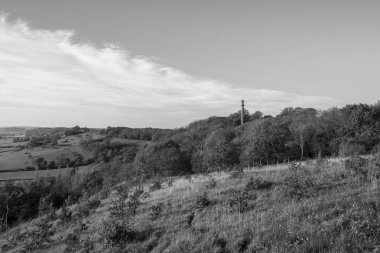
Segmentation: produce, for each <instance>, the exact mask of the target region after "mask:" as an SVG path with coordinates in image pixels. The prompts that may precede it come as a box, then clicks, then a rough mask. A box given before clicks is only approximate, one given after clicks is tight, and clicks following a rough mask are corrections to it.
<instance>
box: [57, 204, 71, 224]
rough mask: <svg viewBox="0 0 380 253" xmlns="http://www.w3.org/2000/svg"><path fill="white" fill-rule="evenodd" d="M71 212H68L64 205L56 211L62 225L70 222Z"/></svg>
mask: <svg viewBox="0 0 380 253" xmlns="http://www.w3.org/2000/svg"><path fill="white" fill-rule="evenodd" d="M71 216H72V212H70V211H69V209H68V208H67V206H66V205H64V206H62V207H61V209H60V210H58V219H59V220H61V221H62V222H63V223H66V222H69V221H70V220H71Z"/></svg>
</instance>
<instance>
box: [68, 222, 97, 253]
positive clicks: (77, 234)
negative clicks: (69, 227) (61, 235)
mask: <svg viewBox="0 0 380 253" xmlns="http://www.w3.org/2000/svg"><path fill="white" fill-rule="evenodd" d="M87 229H88V226H87V225H86V224H84V223H82V222H79V223H78V224H77V226H76V227H75V228H74V230H73V232H72V233H70V234H68V235H67V236H66V239H65V240H64V243H65V245H66V248H65V252H78V251H79V250H81V249H84V250H83V251H82V252H90V250H92V248H93V245H92V243H90V242H89V240H88V237H84V238H81V234H83V232H85V231H86V230H87Z"/></svg>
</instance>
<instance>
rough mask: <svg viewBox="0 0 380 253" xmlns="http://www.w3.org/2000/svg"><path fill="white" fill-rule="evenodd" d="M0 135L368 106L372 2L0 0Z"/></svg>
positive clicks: (377, 59)
mask: <svg viewBox="0 0 380 253" xmlns="http://www.w3.org/2000/svg"><path fill="white" fill-rule="evenodd" d="M0 11H1V12H2V14H1V19H0V115H1V117H0V126H5V125H6V126H10V125H28V126H73V125H77V124H79V125H81V126H88V127H105V126H108V125H110V126H131V127H148V126H151V127H168V128H172V127H179V126H185V125H187V124H188V123H189V122H191V121H193V120H195V119H200V118H205V117H208V116H212V115H220V116H225V115H228V114H230V113H232V112H234V111H237V110H238V109H239V104H240V100H241V99H245V100H246V105H247V109H248V110H249V111H251V112H254V111H256V110H261V111H263V112H264V113H266V114H277V113H278V112H279V111H280V110H281V109H282V108H284V107H288V106H302V107H315V108H321V109H325V108H329V107H332V106H342V105H344V104H347V103H358V102H364V103H375V102H376V101H377V100H378V99H379V94H380V75H379V74H380V71H379V70H380V47H379V45H380V15H379V13H380V1H376V0H373V1H368V0H357V1H354V0H330V1H317V0H315V1H312V0H303V1H295V0H278V1H274V0H265V1H264V0H261V1H259V0H256V1H255V0H240V1H232V0H191V1H190V0H189V1H178V0H160V1H153V0H151V1H148V0H136V1H134V0H65V1H55V0H33V1H31V0H0Z"/></svg>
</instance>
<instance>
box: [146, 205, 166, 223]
mask: <svg viewBox="0 0 380 253" xmlns="http://www.w3.org/2000/svg"><path fill="white" fill-rule="evenodd" d="M162 207H163V204H162V203H158V204H156V205H153V206H151V207H150V209H149V218H150V220H152V221H153V220H157V219H158V218H159V217H160V216H161V215H162V209H163V208H162Z"/></svg>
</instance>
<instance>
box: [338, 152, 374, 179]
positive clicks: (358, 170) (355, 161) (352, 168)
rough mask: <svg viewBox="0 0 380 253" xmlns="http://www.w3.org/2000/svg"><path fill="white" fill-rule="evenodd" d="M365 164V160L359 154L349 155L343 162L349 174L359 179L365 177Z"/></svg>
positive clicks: (366, 172)
mask: <svg viewBox="0 0 380 253" xmlns="http://www.w3.org/2000/svg"><path fill="white" fill-rule="evenodd" d="M366 165H367V160H366V159H364V158H361V157H360V156H352V157H349V158H348V159H347V160H346V161H345V162H344V168H345V169H346V170H347V171H348V172H349V173H350V175H352V176H355V177H357V178H359V179H367V176H368V169H367V167H366Z"/></svg>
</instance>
